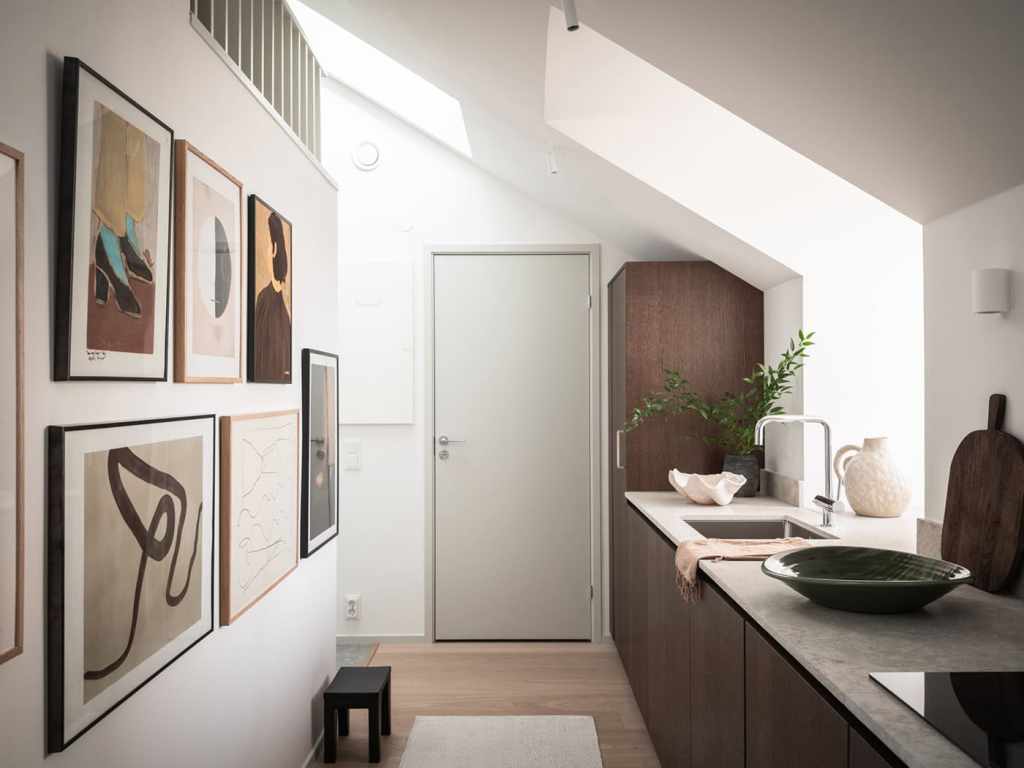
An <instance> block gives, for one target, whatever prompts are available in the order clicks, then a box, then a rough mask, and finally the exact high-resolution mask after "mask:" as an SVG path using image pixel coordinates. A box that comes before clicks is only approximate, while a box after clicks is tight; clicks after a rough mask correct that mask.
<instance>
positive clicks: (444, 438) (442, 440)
mask: <svg viewBox="0 0 1024 768" xmlns="http://www.w3.org/2000/svg"><path fill="white" fill-rule="evenodd" d="M465 442H466V441H465V440H452V439H451V438H450V437H448V435H441V436H440V437H438V438H437V444H438V445H463V444H464V443H465Z"/></svg>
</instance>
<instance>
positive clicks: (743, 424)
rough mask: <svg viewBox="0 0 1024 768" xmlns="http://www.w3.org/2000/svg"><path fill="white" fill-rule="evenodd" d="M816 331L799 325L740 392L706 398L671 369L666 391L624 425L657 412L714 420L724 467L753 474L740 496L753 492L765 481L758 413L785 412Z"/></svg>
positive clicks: (712, 441)
mask: <svg viewBox="0 0 1024 768" xmlns="http://www.w3.org/2000/svg"><path fill="white" fill-rule="evenodd" d="M813 338H814V332H813V331H810V332H808V333H804V331H802V330H800V331H797V335H796V338H794V339H790V340H789V346H788V347H787V348H786V350H785V351H784V352H783V353H782V356H781V357H780V358H779V362H778V365H776V366H774V367H772V366H768V365H764V364H763V363H758V365H757V367H755V368H754V372H753V373H751V374H750V376H747V377H746V378H744V379H743V383H744V384H746V385H747V388H746V389H745V390H744V391H742V392H739V393H738V394H732V393H731V392H727V393H726V394H724V395H723V396H722V397H720V398H718V399H717V400H716V399H712V398H705V397H702V396H701V395H699V394H697V393H696V392H694V391H693V390H692V389H691V388H690V383H689V382H688V381H687V380H686V379H684V378H683V375H682V373H681V372H679V371H675V370H671V369H668V368H666V369H665V384H664V389H663V390H662V391H661V392H652V393H651V394H649V395H647V396H646V397H644V398H643V399H642V400H641V401H640V405H638V406H637V407H636V408H634V409H633V413H632V414H631V416H630V419H629V421H628V422H626V424H625V425H624V426H623V429H624V430H625V431H626V432H629V431H632V430H634V429H636V428H637V427H639V426H640V425H641V424H643V423H644V422H645V421H647V420H648V419H650V418H652V417H654V416H664V417H671V416H677V415H679V414H683V413H695V414H697V415H698V416H700V418H701V419H703V420H704V421H706V422H708V423H710V424H712V425H714V427H715V432H714V433H713V434H711V435H708V436H706V437H705V438H704V441H705V442H706V443H708V445H714V446H717V447H718V448H721V449H722V450H723V451H724V452H725V459H724V461H723V462H722V469H723V470H724V471H726V472H735V473H736V474H738V475H743V476H744V477H746V478H747V482H746V484H745V485H744V486H743V488H741V489H740V491H739V492H738V493H737V494H736V495H737V496H753V495H754V494H755V493H757V490H758V485H759V481H760V469H761V462H760V461H759V459H758V456H757V455H756V453H755V449H756V446H755V444H754V427H755V426H756V425H757V421H758V419H760V418H761V417H763V416H770V415H775V414H779V413H784V411H783V408H782V407H781V406H780V405H779V404H778V402H779V400H780V399H781V398H782V396H783V395H786V394H788V393H789V392H790V391H791V390H792V388H793V377H794V376H796V373H797V371H799V370H800V369H801V368H803V367H804V360H805V359H806V358H807V357H808V355H809V350H810V348H811V347H812V346H813V345H814V342H813V341H812V339H813Z"/></svg>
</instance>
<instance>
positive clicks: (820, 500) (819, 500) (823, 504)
mask: <svg viewBox="0 0 1024 768" xmlns="http://www.w3.org/2000/svg"><path fill="white" fill-rule="evenodd" d="M774 422H778V423H780V424H821V426H822V428H823V429H824V430H825V495H824V496H820V495H819V496H815V497H814V505H815V506H816V507H819V508H820V509H821V527H822V528H831V527H832V508H833V506H834V505H835V503H836V502H835V499H833V498H832V428H831V427H829V425H828V422H827V421H825V420H824V419H819V418H818V417H817V416H801V415H795V414H779V415H778V416H763V417H762V418H760V419H758V420H757V424H756V426H755V427H754V444H755V445H759V446H761V447H762V448H763V447H764V429H765V427H766V426H767V425H768V424H771V423H774Z"/></svg>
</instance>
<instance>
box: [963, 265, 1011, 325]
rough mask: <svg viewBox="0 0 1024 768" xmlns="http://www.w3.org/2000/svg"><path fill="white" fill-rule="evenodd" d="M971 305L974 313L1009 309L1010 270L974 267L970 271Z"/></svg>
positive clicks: (994, 312) (985, 313)
mask: <svg viewBox="0 0 1024 768" xmlns="http://www.w3.org/2000/svg"><path fill="white" fill-rule="evenodd" d="M971 306H972V308H973V309H974V313H975V314H976V315H994V314H1002V313H1004V312H1009V311H1010V270H1008V269H975V270H973V271H972V272H971Z"/></svg>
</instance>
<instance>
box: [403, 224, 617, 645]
mask: <svg viewBox="0 0 1024 768" xmlns="http://www.w3.org/2000/svg"><path fill="white" fill-rule="evenodd" d="M472 254H483V255H488V256H513V257H514V256H535V255H538V254H557V255H574V256H586V257H587V260H588V264H589V268H590V382H589V386H590V584H591V600H590V639H591V642H600V641H602V640H603V638H604V628H603V616H604V590H603V589H602V584H603V583H604V576H603V572H602V571H603V564H602V561H601V557H602V541H601V246H600V245H598V244H596V243H592V244H578V243H577V244H562V245H549V244H546V243H539V244H532V243H531V244H509V245H465V244H457V245H448V244H433V245H428V246H427V247H426V248H425V252H424V263H423V285H424V293H423V314H424V315H425V316H426V317H425V326H424V328H425V333H424V353H425V356H426V360H425V366H424V370H425V374H424V379H425V381H424V385H425V386H424V388H425V390H426V397H425V399H424V403H425V404H424V422H425V428H424V430H423V433H424V434H423V447H424V465H425V469H426V472H425V473H424V483H423V486H424V503H425V505H426V515H425V516H424V517H425V529H424V544H425V546H424V558H423V565H424V583H423V586H424V590H423V593H424V624H423V626H424V634H425V636H426V641H427V642H430V643H432V642H435V640H436V631H435V616H434V589H435V567H434V530H435V517H434V448H435V444H434V406H435V403H434V260H435V258H436V257H437V256H458V255H472Z"/></svg>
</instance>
